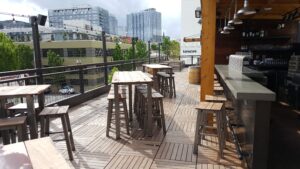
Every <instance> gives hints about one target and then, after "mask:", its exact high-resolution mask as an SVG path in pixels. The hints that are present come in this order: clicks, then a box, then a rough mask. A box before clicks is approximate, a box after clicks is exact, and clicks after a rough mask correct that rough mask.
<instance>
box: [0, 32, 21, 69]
mask: <svg viewBox="0 0 300 169" xmlns="http://www.w3.org/2000/svg"><path fill="white" fill-rule="evenodd" d="M16 68H17V66H16V47H15V45H14V44H13V41H12V40H11V39H9V38H8V37H7V36H6V35H5V34H4V33H0V72H3V71H11V70H16Z"/></svg>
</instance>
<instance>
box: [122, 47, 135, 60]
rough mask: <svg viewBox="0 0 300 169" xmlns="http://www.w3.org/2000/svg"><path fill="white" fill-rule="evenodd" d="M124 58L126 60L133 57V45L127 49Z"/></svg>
mask: <svg viewBox="0 0 300 169" xmlns="http://www.w3.org/2000/svg"><path fill="white" fill-rule="evenodd" d="M124 58H125V60H130V59H133V49H132V47H130V48H129V49H127V51H126V52H125V54H124Z"/></svg>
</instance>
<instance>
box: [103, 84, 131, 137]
mask: <svg viewBox="0 0 300 169" xmlns="http://www.w3.org/2000/svg"><path fill="white" fill-rule="evenodd" d="M118 96H119V100H120V103H121V104H122V106H120V115H123V116H124V117H121V118H120V120H124V121H125V127H126V131H127V134H130V132H129V119H128V109H127V103H126V91H125V90H124V88H123V89H122V88H121V90H120V93H119V95H118ZM107 100H108V113H107V126H106V136H107V137H109V131H110V128H111V122H112V120H113V115H115V112H114V111H113V110H114V105H115V103H116V101H115V94H114V90H113V89H111V90H110V92H109V94H108V96H107ZM115 122H116V121H115Z"/></svg>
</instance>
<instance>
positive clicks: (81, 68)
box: [79, 67, 84, 94]
mask: <svg viewBox="0 0 300 169" xmlns="http://www.w3.org/2000/svg"><path fill="white" fill-rule="evenodd" d="M79 82H80V93H81V94H83V93H84V79H83V67H80V68H79Z"/></svg>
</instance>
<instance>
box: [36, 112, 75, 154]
mask: <svg viewBox="0 0 300 169" xmlns="http://www.w3.org/2000/svg"><path fill="white" fill-rule="evenodd" d="M68 110H69V106H55V107H45V108H44V109H43V111H42V112H41V113H40V114H39V116H40V118H41V137H45V136H49V134H53V133H61V132H52V133H50V118H61V123H62V127H63V133H64V136H65V138H64V140H66V145H67V150H68V154H69V159H70V160H73V154H72V151H75V144H74V140H73V133H72V129H71V124H70V119H69V114H68ZM54 141H60V140H54Z"/></svg>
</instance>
